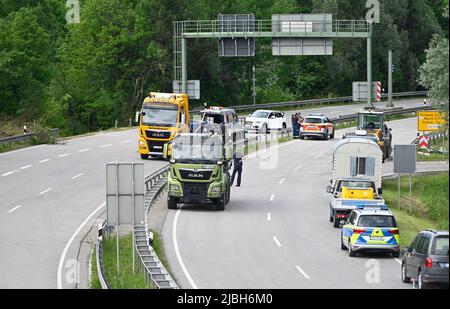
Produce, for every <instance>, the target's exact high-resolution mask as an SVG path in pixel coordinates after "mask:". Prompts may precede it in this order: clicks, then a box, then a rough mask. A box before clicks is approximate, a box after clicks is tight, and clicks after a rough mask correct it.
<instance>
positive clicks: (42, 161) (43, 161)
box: [39, 159, 50, 163]
mask: <svg viewBox="0 0 450 309" xmlns="http://www.w3.org/2000/svg"><path fill="white" fill-rule="evenodd" d="M48 161H50V159H44V160H41V161H39V163H45V162H48Z"/></svg>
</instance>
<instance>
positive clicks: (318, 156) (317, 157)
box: [314, 153, 323, 160]
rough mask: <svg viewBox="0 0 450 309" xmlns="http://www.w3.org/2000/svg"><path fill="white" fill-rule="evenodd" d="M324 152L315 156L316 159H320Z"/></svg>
mask: <svg viewBox="0 0 450 309" xmlns="http://www.w3.org/2000/svg"><path fill="white" fill-rule="evenodd" d="M321 156H323V154H321V153H319V154H318V155H317V156H315V157H314V160H316V159H319V158H320V157H321Z"/></svg>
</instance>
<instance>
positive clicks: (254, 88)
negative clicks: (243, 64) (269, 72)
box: [252, 66, 256, 105]
mask: <svg viewBox="0 0 450 309" xmlns="http://www.w3.org/2000/svg"><path fill="white" fill-rule="evenodd" d="M252 72H253V105H256V77H255V73H256V68H255V66H252Z"/></svg>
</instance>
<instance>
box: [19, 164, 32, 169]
mask: <svg viewBox="0 0 450 309" xmlns="http://www.w3.org/2000/svg"><path fill="white" fill-rule="evenodd" d="M32 166H33V165H25V166H22V167H21V168H20V169H21V170H26V169H27V168H30V167H32Z"/></svg>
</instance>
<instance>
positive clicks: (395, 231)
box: [389, 230, 399, 235]
mask: <svg viewBox="0 0 450 309" xmlns="http://www.w3.org/2000/svg"><path fill="white" fill-rule="evenodd" d="M389 233H391V234H392V235H398V234H399V230H389Z"/></svg>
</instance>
